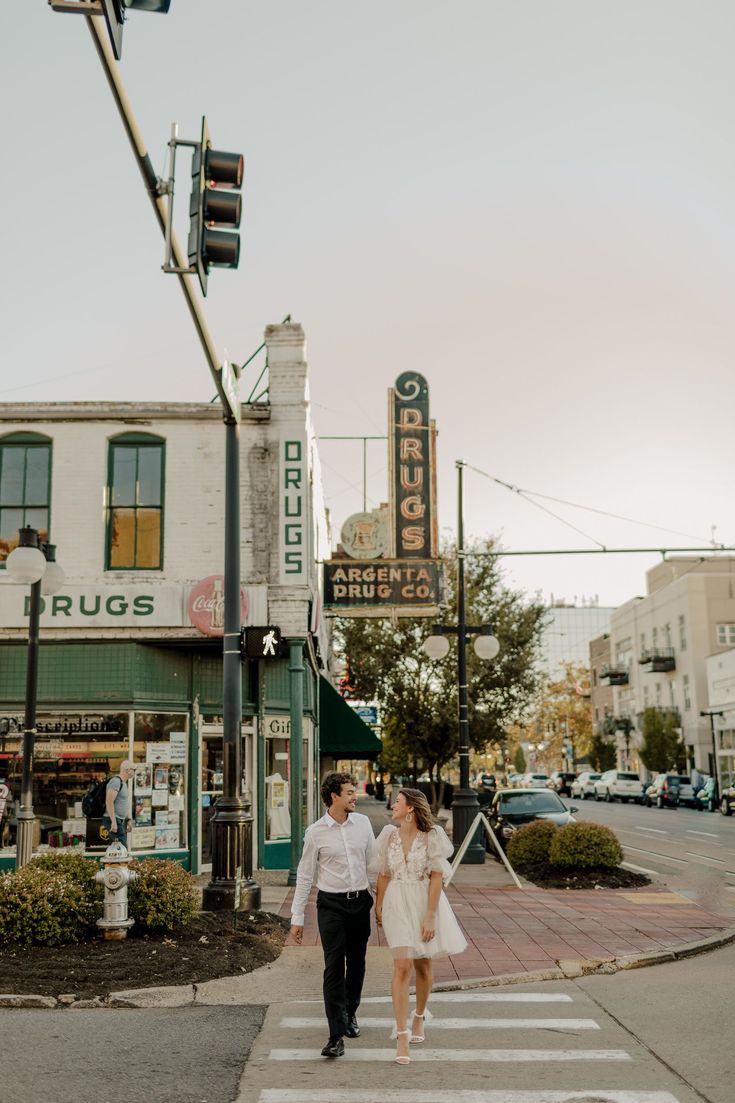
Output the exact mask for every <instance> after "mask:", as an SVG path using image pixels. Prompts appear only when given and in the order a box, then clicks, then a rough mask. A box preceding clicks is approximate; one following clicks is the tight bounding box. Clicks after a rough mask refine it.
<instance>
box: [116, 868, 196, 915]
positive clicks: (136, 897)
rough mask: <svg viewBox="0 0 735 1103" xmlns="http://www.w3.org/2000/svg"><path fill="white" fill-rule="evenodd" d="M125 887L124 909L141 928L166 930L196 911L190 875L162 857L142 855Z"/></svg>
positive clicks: (194, 894) (194, 893)
mask: <svg viewBox="0 0 735 1103" xmlns="http://www.w3.org/2000/svg"><path fill="white" fill-rule="evenodd" d="M133 868H134V869H135V872H136V873H137V874H138V878H137V880H135V881H133V883H132V884H131V886H130V888H129V890H128V902H129V903H128V911H129V914H130V915H131V916H132V917H133V919H134V920H135V926H136V927H137V928H138V929H140V930H143V931H170V930H173V929H174V928H176V927H183V926H184V925H185V924H187V923H190V922H191V920H192V919H193V918H194V916H195V915H196V914H197V912H198V910H199V900H198V895H197V891H196V888H195V886H194V882H193V881H192V879H191V874H189V873H187V872H186V870H185V869H184V868H183V867H182V866H180V865H179V864H178V862H171V861H166V860H164V859H162V858H144V859H143V861H141V862H136V863H135V865H134V867H133Z"/></svg>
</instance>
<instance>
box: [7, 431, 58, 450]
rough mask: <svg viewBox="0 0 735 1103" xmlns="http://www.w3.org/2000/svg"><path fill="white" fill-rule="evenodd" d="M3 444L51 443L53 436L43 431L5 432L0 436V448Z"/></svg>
mask: <svg viewBox="0 0 735 1103" xmlns="http://www.w3.org/2000/svg"><path fill="white" fill-rule="evenodd" d="M3 444H53V438H52V437H47V436H46V435H45V434H44V433H5V434H4V435H3V436H2V437H0V448H1V447H2V446H3Z"/></svg>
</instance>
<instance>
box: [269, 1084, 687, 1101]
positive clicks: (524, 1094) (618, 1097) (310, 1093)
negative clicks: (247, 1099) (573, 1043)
mask: <svg viewBox="0 0 735 1103" xmlns="http://www.w3.org/2000/svg"><path fill="white" fill-rule="evenodd" d="M380 1099H381V1103H677V1100H676V1098H675V1097H674V1096H673V1095H671V1094H670V1093H669V1092H638V1091H610V1090H609V1089H605V1088H603V1089H600V1088H588V1089H587V1090H586V1091H585V1090H582V1091H579V1090H574V1091H556V1090H554V1091H550V1090H549V1089H546V1088H542V1089H541V1090H539V1091H468V1090H466V1089H465V1090H464V1091H457V1090H454V1091H441V1090H436V1089H432V1088H431V1086H430V1085H427V1086H426V1087H422V1088H418V1089H414V1090H412V1089H410V1088H383V1087H381V1089H380ZM259 1103H375V1089H374V1088H368V1089H367V1090H364V1089H360V1088H265V1089H264V1090H263V1091H262V1092H261V1093H260V1097H259Z"/></svg>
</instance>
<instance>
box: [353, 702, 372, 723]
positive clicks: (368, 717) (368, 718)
mask: <svg viewBox="0 0 735 1103" xmlns="http://www.w3.org/2000/svg"><path fill="white" fill-rule="evenodd" d="M351 708H352V710H353V712H356V713H357V715H358V716H359V717H360V719H361V720H362V722H363V724H377V723H378V706H377V705H351Z"/></svg>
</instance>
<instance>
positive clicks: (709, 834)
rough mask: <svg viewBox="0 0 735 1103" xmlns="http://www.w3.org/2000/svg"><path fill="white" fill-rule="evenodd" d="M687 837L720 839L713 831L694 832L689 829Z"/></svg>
mask: <svg viewBox="0 0 735 1103" xmlns="http://www.w3.org/2000/svg"><path fill="white" fill-rule="evenodd" d="M686 833H687V835H706V836H707V838H708V839H719V837H720V836H719V835H715V833H714V832H713V831H692V830H690V829H689V828H687V831H686Z"/></svg>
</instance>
